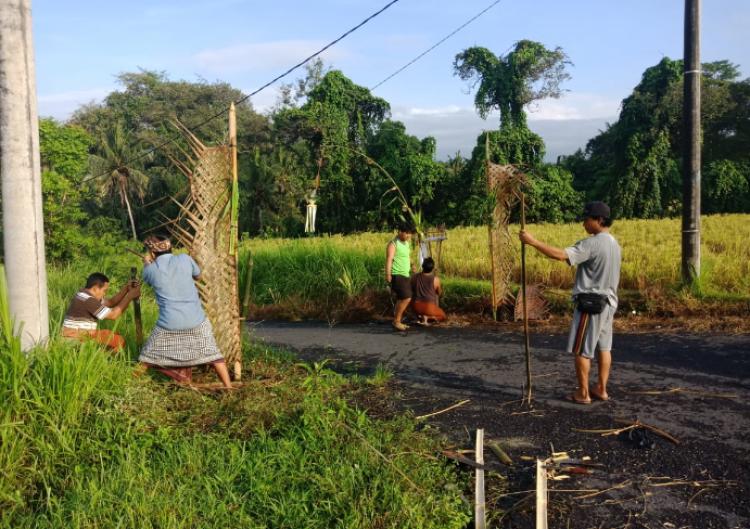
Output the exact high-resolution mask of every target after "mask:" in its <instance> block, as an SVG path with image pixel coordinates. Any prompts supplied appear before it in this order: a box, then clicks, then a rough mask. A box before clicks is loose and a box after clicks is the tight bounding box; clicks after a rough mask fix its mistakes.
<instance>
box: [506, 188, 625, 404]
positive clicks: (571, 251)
mask: <svg viewBox="0 0 750 529" xmlns="http://www.w3.org/2000/svg"><path fill="white" fill-rule="evenodd" d="M583 216H584V221H583V228H584V229H585V230H586V233H588V234H589V235H590V237H587V238H585V239H581V240H580V241H578V242H577V243H575V244H574V245H573V246H569V247H568V248H564V249H563V248H555V247H554V246H550V245H548V244H545V243H543V242H541V241H538V240H537V239H535V238H534V237H533V236H532V235H531V234H530V233H529V232H527V231H525V230H521V233H520V238H521V241H522V242H523V243H524V244H528V245H529V246H533V247H534V248H536V249H537V250H538V251H539V252H541V253H543V254H544V255H546V256H547V257H551V258H552V259H557V260H559V261H566V262H567V263H568V264H569V265H571V266H577V267H578V268H577V270H576V279H575V285H574V286H573V301H574V302H575V311H574V312H573V322H572V324H571V326H570V334H569V336H568V352H569V353H574V354H575V367H576V377H577V378H578V389H577V390H576V391H575V392H574V393H573V394H572V395H571V396H570V397H569V400H572V401H573V402H577V403H579V404H590V403H591V398H592V397H593V398H595V399H599V400H608V399H609V395H608V394H607V381H608V380H609V369H610V366H611V365H612V353H611V351H612V320H613V318H614V315H615V311H616V310H617V285H618V284H619V282H620V263H621V261H622V257H621V250H620V245H619V244H618V243H617V241H616V240H615V238H614V237H612V235H611V234H610V233H609V227H610V226H611V225H612V220H611V217H610V209H609V206H607V204H605V203H604V202H589V203H588V204H586V206H585V207H584V210H583ZM582 294H597V295H599V296H601V297H602V298H603V300H604V303H603V308H602V310H601V312H599V313H596V314H592V313H590V312H586V311H582V310H581V309H580V307H579V303H578V298H579V296H581V295H582ZM597 349H598V352H599V356H598V364H599V380H598V382H597V384H596V385H595V386H594V387H593V388H591V389H589V371H590V369H591V360H592V359H593V358H594V356H595V353H596V352H597Z"/></svg>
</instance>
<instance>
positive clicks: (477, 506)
mask: <svg viewBox="0 0 750 529" xmlns="http://www.w3.org/2000/svg"><path fill="white" fill-rule="evenodd" d="M475 448H476V461H477V463H478V464H480V465H482V467H481V468H477V470H476V484H475V490H474V528H475V529H485V528H486V527H487V520H486V517H485V514H486V513H485V499H484V429H483V428H479V429H478V430H477V443H476V447H475Z"/></svg>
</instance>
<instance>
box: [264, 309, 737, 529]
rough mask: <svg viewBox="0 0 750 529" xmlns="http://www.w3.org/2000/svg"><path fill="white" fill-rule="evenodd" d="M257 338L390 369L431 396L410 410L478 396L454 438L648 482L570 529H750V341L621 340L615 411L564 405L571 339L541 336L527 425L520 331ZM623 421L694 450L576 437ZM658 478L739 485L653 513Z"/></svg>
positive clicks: (289, 328)
mask: <svg viewBox="0 0 750 529" xmlns="http://www.w3.org/2000/svg"><path fill="white" fill-rule="evenodd" d="M250 329H251V333H252V335H253V336H255V337H256V338H257V339H261V340H263V341H265V342H266V343H268V344H271V345H276V346H281V347H284V348H287V349H292V350H294V351H296V352H297V353H298V354H299V356H300V357H301V358H302V359H304V360H308V361H320V360H323V359H329V360H331V361H332V365H334V366H336V368H337V369H339V370H343V371H356V372H360V373H365V374H367V373H368V372H372V371H373V370H374V368H375V366H377V365H378V364H384V365H385V366H386V367H387V368H388V369H389V370H391V371H393V373H394V375H395V377H394V378H395V379H396V380H397V381H398V383H399V384H400V385H401V387H404V388H407V389H408V388H411V390H413V395H417V397H418V398H414V397H413V396H412V397H410V400H411V403H409V404H406V405H405V407H406V408H407V409H408V408H411V409H413V410H414V411H415V413H423V412H426V411H433V410H439V409H442V408H443V407H445V406H446V405H448V404H451V403H453V402H456V401H457V400H459V399H466V398H469V399H471V403H470V404H469V405H467V406H464V407H462V408H460V409H457V410H455V411H451V412H449V413H446V414H444V415H440V416H439V417H436V418H435V422H436V423H437V426H438V427H439V428H440V429H442V430H443V431H444V432H445V433H446V434H447V435H448V436H449V437H452V438H453V439H461V438H464V439H465V438H466V435H465V433H464V432H465V431H469V430H471V429H472V428H476V427H485V428H486V432H487V433H486V435H488V436H489V437H494V438H500V439H504V440H507V442H508V443H511V441H513V440H514V439H516V440H517V439H521V438H526V440H527V441H529V443H530V444H529V443H527V445H524V443H520V444H519V445H518V446H520V447H523V446H527V448H525V449H524V448H519V449H517V450H513V452H514V453H512V456H518V455H519V454H521V453H523V452H524V450H525V451H527V452H528V451H529V450H530V448H528V447H530V446H531V447H536V449H537V451H538V452H539V451H542V452H543V450H544V449H545V447H548V446H549V442H552V441H554V442H555V443H556V444H555V446H557V447H565V446H568V447H573V446H576V447H578V448H577V449H580V450H585V451H587V452H588V453H589V454H591V455H592V456H593V457H594V458H598V459H599V460H600V461H603V462H605V463H606V464H607V465H608V466H607V468H608V469H609V470H608V472H610V475H609V477H608V479H609V481H608V482H607V480H603V481H602V482H601V483H599V485H600V486H602V487H607V486H611V485H612V484H613V483H614V482H615V481H616V480H617V479H630V480H632V481H633V482H634V483H636V482H639V483H640V485H638V487H636V489H637V490H634V492H633V495H632V498H630V500H628V501H630V502H631V503H630V504H628V503H627V501H624V500H623V501H620V499H618V500H617V501H615V500H612V502H611V504H610V505H604V503H606V502H599V503H600V504H602V505H598V506H597V507H596V508H590V506H588V508H585V509H584V508H581V506H580V505H572V506H569V509H568V510H567V511H566V512H567V513H568V514H567V516H570V517H571V518H569V519H568V520H566V521H561V522H560V524H559V526H563V527H567V526H569V527H572V528H576V527H589V526H594V527H597V526H599V525H600V523H602V522H606V523H605V526H607V527H610V526H612V527H615V526H617V523H619V525H624V524H625V523H626V522H627V521H628V520H629V519H630V517H632V516H634V515H635V516H640V517H641V518H640V520H641V523H642V524H643V525H644V526H650V525H648V524H657V525H656V526H662V525H663V524H664V523H672V524H675V527H722V528H724V527H726V528H735V527H736V528H740V527H742V528H747V527H750V506H749V505H748V503H747V502H746V501H745V499H744V498H746V497H747V494H749V493H750V478H749V477H748V476H749V475H750V404H748V403H749V402H750V336H746V335H743V336H700V335H690V334H674V333H672V334H616V335H615V342H614V346H613V368H612V374H611V381H610V386H609V394H610V396H611V400H610V401H609V402H606V403H602V402H596V403H594V404H592V405H589V406H582V405H578V404H574V403H571V402H567V401H566V400H565V399H564V396H565V395H567V394H569V393H570V392H571V391H572V389H573V388H574V386H575V383H574V374H573V362H572V359H571V358H570V357H569V355H567V354H566V353H565V349H564V348H565V344H566V337H565V336H563V335H560V334H539V333H537V334H532V336H531V350H532V374H533V376H534V378H533V387H534V396H535V409H536V410H537V411H535V412H534V414H533V415H522V414H520V413H512V411H513V409H515V408H513V409H509V408H508V407H507V403H508V402H509V401H512V400H514V399H519V398H520V396H521V391H522V384H523V383H524V381H525V379H526V372H525V357H524V349H523V336H522V335H520V334H518V333H516V332H506V331H503V330H502V329H501V328H499V329H498V330H486V329H482V330H477V329H472V328H451V327H443V328H427V329H422V328H416V329H415V328H412V329H410V330H409V331H408V332H405V333H397V332H393V331H392V330H391V328H390V326H389V325H388V324H383V323H371V324H337V325H334V326H329V325H327V324H325V323H308V322H305V323H288V322H261V323H255V324H251V325H250ZM592 371H593V369H592ZM667 388H680V389H679V390H678V391H677V392H674V393H663V394H659V395H643V394H637V393H634V392H639V391H651V390H664V389H667ZM622 417H628V418H636V417H637V418H638V419H639V420H641V421H643V422H646V423H649V424H653V425H656V426H658V427H660V428H662V429H664V430H666V431H667V432H669V433H670V434H672V435H673V436H675V437H677V438H678V439H679V440H680V441H681V444H680V445H679V446H674V445H671V444H670V443H668V442H665V441H663V440H662V441H660V442H659V444H658V446H657V447H656V449H654V450H652V451H651V452H649V453H648V454H645V455H644V453H643V452H633V451H624V448H623V446H622V442H620V444H617V443H618V441H617V440H616V439H615V438H613V437H607V438H604V439H602V438H600V437H599V436H592V435H590V434H582V433H576V432H574V431H573V432H571V430H572V429H573V427H578V428H602V427H604V428H608V427H612V426H614V425H615V424H616V423H615V422H614V421H615V420H616V418H622ZM466 442H467V445H468V441H466ZM524 442H525V441H524ZM469 446H470V445H469ZM467 447H468V446H467ZM654 475H656V476H660V475H661V476H673V477H675V478H676V479H677V478H679V479H691V480H703V479H706V476H710V477H711V479H721V480H728V482H729V481H731V482H733V483H735V484H733V485H731V486H728V487H725V488H723V489H722V491H721V492H714V491H716V490H718V489H711V490H710V491H709V492H708V493H705V494H701V495H700V497H699V498H697V499H695V500H693V501H690V500H689V498H690V497H691V496H692V494H694V492H695V490H689V491H688V490H686V491H684V494H681V493H680V491H677V490H674V489H670V490H669V491H667V490H666V488H664V489H653V490H654V491H658V492H659V494H658V495H657V494H656V493H655V495H654V497H653V498H649V504H648V509H647V508H646V507H647V506H646V505H643V506H641V504H639V500H638V498H639V497H641V496H643V490H645V489H644V488H643V483H645V482H646V483H647V482H648V476H654ZM638 480H640V481H638ZM644 480H645V481H644ZM590 484H591V481H589V483H588V485H589V486H590ZM688 493H689V495H687V494H688ZM643 497H644V498H645V496H643ZM644 501H645V500H644ZM688 504H689V509H687V510H686V505H688ZM571 512H572V513H579V514H577V515H575V516H573V515H571V514H570V513H571ZM634 513H635V514H634ZM571 519H573V523H572V524H570V520H571ZM527 522H528V523H531V522H529V520H525V519H519V520H515V521H513V522H512V523H511V526H513V527H525V526H527ZM615 522H617V523H615ZM569 524H570V525H569ZM587 524H590V525H587ZM608 524H612V525H608ZM552 526H555V524H552Z"/></svg>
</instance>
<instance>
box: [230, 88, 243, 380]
mask: <svg viewBox="0 0 750 529" xmlns="http://www.w3.org/2000/svg"><path fill="white" fill-rule="evenodd" d="M229 149H230V153H231V158H232V197H231V209H230V215H231V217H230V220H229V258H230V259H232V260H233V263H234V269H235V273H236V276H237V277H238V278H239V269H238V267H237V264H238V263H237V258H238V253H239V252H238V246H239V237H238V218H239V182H238V176H237V111H236V109H235V107H234V102H232V103H231V104H230V105H229ZM236 289H237V292H236V296H235V300H236V302H237V304H238V307H237V314H239V313H240V307H239V300H240V293H239V281H237V286H236ZM241 378H242V347H240V355H239V357H238V358H237V359H236V360H235V361H234V379H235V380H240V379H241Z"/></svg>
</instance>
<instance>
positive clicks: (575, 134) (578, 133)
mask: <svg viewBox="0 0 750 529" xmlns="http://www.w3.org/2000/svg"><path fill="white" fill-rule="evenodd" d="M585 108H591V109H598V107H596V106H595V105H592V106H588V107H585ZM585 108H581V109H578V110H575V109H564V108H563V111H559V112H555V113H552V112H547V113H545V114H543V115H545V116H547V117H545V118H544V119H538V118H535V119H531V116H529V127H530V128H531V130H533V131H534V132H536V133H537V134H539V135H540V136H542V138H543V139H544V141H545V144H546V145H547V155H546V159H547V160H549V161H554V160H555V159H556V158H557V156H559V155H561V154H572V153H573V152H574V151H575V150H576V149H578V148H579V147H584V146H585V145H586V142H587V141H588V140H589V139H591V138H592V137H594V136H595V135H597V134H598V132H599V131H600V130H603V129H604V128H605V127H606V123H607V122H611V121H614V120H615V119H616V117H615V116H614V114H615V112H614V111H611V112H612V113H611V114H610V115H609V116H606V115H602V116H596V117H589V116H586V113H585V112H583V110H585ZM538 115H541V113H539V114H538ZM566 115H567V116H582V117H580V118H577V117H565V116H566ZM549 116H554V118H550V117H549ZM392 118H393V119H395V120H398V121H402V122H403V123H404V125H406V129H407V131H408V133H409V134H413V135H415V136H418V137H420V138H422V137H425V136H433V137H434V138H435V139H436V140H437V150H438V152H437V156H438V159H445V158H447V157H448V156H453V155H454V154H456V152H458V151H460V152H461V154H462V155H463V156H470V155H471V151H472V149H473V148H474V147H475V146H476V140H477V136H478V135H479V134H480V133H481V132H482V131H483V130H488V129H495V128H497V126H498V116H497V114H492V115H490V116H488V118H487V119H486V120H483V119H482V118H480V117H479V116H478V115H477V113H476V112H475V111H474V109H473V108H469V107H464V108H461V107H457V106H446V107H439V108H432V109H430V108H408V107H394V108H393V112H392Z"/></svg>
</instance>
